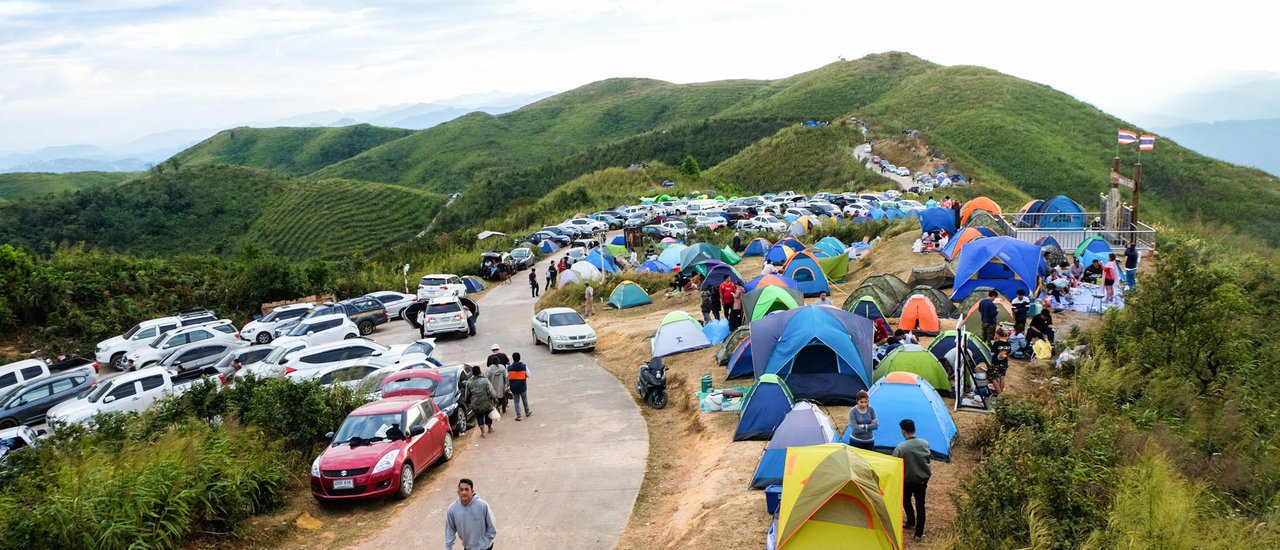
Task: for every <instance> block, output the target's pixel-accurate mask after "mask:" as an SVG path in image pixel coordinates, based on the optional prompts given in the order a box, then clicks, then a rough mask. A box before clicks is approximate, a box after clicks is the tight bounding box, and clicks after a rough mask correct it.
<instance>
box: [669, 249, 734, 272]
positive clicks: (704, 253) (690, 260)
mask: <svg viewBox="0 0 1280 550" xmlns="http://www.w3.org/2000/svg"><path fill="white" fill-rule="evenodd" d="M723 255H724V254H723V253H722V252H720V249H719V248H716V247H715V245H713V244H708V243H698V244H695V245H690V246H688V247H686V248H685V249H684V250H683V251H681V252H680V261H679V262H677V263H679V264H680V269H682V270H683V269H690V268H692V267H694V266H697V265H699V264H701V263H703V262H709V261H717V262H718V261H720V258H721V257H723Z"/></svg>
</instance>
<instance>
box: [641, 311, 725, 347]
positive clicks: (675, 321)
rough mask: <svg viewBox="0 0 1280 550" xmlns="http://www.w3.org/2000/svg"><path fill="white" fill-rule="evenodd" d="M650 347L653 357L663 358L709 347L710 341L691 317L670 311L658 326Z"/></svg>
mask: <svg viewBox="0 0 1280 550" xmlns="http://www.w3.org/2000/svg"><path fill="white" fill-rule="evenodd" d="M652 347H653V355H654V356H655V357H665V356H668V355H673V354H676V353H684V352H686V351H693V350H695V349H702V348H707V347H711V341H710V340H708V339H707V335H705V334H703V333H702V325H701V324H699V323H698V321H697V320H696V319H694V318H693V316H691V315H689V314H688V313H685V312H683V311H672V312H671V313H668V314H667V316H666V317H663V318H662V323H661V324H659V325H658V332H657V333H656V334H654V335H653V342H652Z"/></svg>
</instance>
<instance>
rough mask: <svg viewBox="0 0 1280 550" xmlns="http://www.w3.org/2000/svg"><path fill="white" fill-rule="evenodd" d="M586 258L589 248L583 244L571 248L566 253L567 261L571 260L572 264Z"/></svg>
mask: <svg viewBox="0 0 1280 550" xmlns="http://www.w3.org/2000/svg"><path fill="white" fill-rule="evenodd" d="M586 258H587V249H585V248H582V247H581V246H575V247H573V248H570V249H569V251H568V252H565V253H564V259H565V261H567V262H569V263H570V264H574V263H578V262H580V261H582V260H585V259H586Z"/></svg>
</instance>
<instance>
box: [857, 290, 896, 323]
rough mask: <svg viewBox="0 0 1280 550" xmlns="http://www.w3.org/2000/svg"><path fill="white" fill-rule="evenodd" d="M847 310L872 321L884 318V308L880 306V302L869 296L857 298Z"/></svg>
mask: <svg viewBox="0 0 1280 550" xmlns="http://www.w3.org/2000/svg"><path fill="white" fill-rule="evenodd" d="M849 312H850V313H853V314H854V315H861V316H863V317H866V318H867V319H870V320H872V321H875V320H876V319H884V310H882V309H881V308H880V304H879V303H877V302H876V299H875V298H872V297H871V296H863V297H861V298H858V301H856V302H854V303H853V307H852V308H851V309H850V310H849ZM886 322H887V321H886Z"/></svg>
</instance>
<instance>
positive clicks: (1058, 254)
mask: <svg viewBox="0 0 1280 550" xmlns="http://www.w3.org/2000/svg"><path fill="white" fill-rule="evenodd" d="M1035 244H1036V246H1038V247H1040V254H1041V255H1042V256H1044V258H1045V260H1046V261H1048V262H1049V263H1051V264H1053V265H1058V264H1060V263H1062V262H1065V261H1067V253H1066V252H1065V251H1064V250H1062V245H1060V244H1058V239H1055V238H1053V235H1045V236H1043V237H1040V238H1039V239H1036V243H1035ZM1048 267H1052V266H1048Z"/></svg>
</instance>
